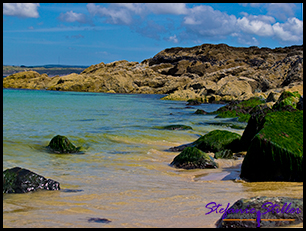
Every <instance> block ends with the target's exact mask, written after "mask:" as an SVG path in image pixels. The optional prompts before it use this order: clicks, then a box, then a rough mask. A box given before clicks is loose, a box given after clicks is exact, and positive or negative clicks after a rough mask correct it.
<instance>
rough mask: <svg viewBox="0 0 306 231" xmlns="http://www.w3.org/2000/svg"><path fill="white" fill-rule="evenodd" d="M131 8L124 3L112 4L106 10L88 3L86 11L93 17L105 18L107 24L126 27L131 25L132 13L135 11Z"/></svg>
mask: <svg viewBox="0 0 306 231" xmlns="http://www.w3.org/2000/svg"><path fill="white" fill-rule="evenodd" d="M131 6H132V5H126V4H124V3H120V4H118V3H117V4H116V3H112V4H110V7H109V8H106V7H103V6H99V5H96V4H94V3H88V4H87V10H88V12H89V13H90V14H91V15H93V16H95V15H98V16H100V17H106V21H107V22H108V23H111V24H126V25H128V24H131V23H132V19H133V18H132V12H133V11H134V10H135V9H132V7H131Z"/></svg>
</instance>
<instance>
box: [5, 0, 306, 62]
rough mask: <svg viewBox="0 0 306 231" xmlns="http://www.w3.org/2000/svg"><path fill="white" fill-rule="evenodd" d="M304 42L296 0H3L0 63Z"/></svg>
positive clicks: (132, 58) (108, 59) (141, 55)
mask: <svg viewBox="0 0 306 231" xmlns="http://www.w3.org/2000/svg"><path fill="white" fill-rule="evenodd" d="M206 43H209V44H220V43H225V44H227V45H229V46H234V47H249V46H258V47H269V48H275V47H285V46H291V45H302V44H303V5H302V3H209V4H208V3H3V65H26V66H29V65H45V64H61V65H84V66H90V65H93V64H98V63H101V62H104V63H110V62H113V61H117V60H127V61H137V62H141V61H143V60H144V59H147V58H152V57H153V56H154V55H156V54H157V53H158V52H160V51H162V50H164V49H166V48H171V47H193V46H198V45H202V44H206Z"/></svg>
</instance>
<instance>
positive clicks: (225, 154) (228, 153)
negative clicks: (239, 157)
mask: <svg viewBox="0 0 306 231" xmlns="http://www.w3.org/2000/svg"><path fill="white" fill-rule="evenodd" d="M214 157H215V159H220V158H222V159H235V157H234V154H233V152H232V150H230V149H224V150H221V151H219V152H216V153H215V156H214Z"/></svg>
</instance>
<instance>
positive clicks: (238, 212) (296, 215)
mask: <svg viewBox="0 0 306 231" xmlns="http://www.w3.org/2000/svg"><path fill="white" fill-rule="evenodd" d="M274 206H275V207H274ZM273 207H274V208H273ZM264 213H265V214H264ZM224 219H225V220H224ZM229 219H255V220H251V221H249V220H229ZM267 219H269V220H267ZM285 219H292V220H285ZM301 222H303V198H301V199H296V198H290V197H265V196H263V197H252V198H250V199H244V198H242V199H240V200H238V201H236V202H235V203H234V204H233V205H232V206H231V207H230V208H228V209H227V210H226V212H225V214H224V212H223V215H222V217H221V218H220V219H219V220H218V221H217V223H216V226H217V228H256V227H261V228H272V227H279V226H286V225H293V224H298V223H301Z"/></svg>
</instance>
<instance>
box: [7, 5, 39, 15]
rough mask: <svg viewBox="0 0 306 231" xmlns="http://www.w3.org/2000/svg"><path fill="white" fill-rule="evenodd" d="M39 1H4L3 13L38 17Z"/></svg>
mask: <svg viewBox="0 0 306 231" xmlns="http://www.w3.org/2000/svg"><path fill="white" fill-rule="evenodd" d="M37 7H39V3H3V15H9V16H17V17H23V18H38V17H39V14H38V11H37Z"/></svg>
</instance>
